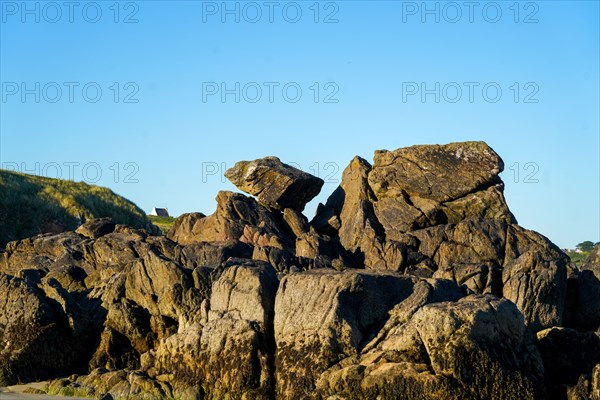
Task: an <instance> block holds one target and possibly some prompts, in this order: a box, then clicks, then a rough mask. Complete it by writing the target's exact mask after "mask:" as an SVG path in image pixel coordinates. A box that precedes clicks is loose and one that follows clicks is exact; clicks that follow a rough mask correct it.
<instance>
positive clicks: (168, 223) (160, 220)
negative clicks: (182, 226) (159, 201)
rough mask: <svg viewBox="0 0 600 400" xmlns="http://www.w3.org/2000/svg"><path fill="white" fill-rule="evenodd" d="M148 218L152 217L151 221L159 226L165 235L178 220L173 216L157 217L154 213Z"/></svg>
mask: <svg viewBox="0 0 600 400" xmlns="http://www.w3.org/2000/svg"><path fill="white" fill-rule="evenodd" d="M148 218H150V222H152V223H153V224H154V225H156V226H158V228H159V229H160V231H161V232H162V233H163V235H166V234H167V232H169V231H170V230H171V227H172V226H173V224H174V223H175V220H176V218H173V217H155V216H153V215H149V216H148Z"/></svg>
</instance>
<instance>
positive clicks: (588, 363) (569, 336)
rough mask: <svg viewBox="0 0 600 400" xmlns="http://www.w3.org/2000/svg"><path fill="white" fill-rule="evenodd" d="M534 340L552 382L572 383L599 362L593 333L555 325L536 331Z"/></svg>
mask: <svg viewBox="0 0 600 400" xmlns="http://www.w3.org/2000/svg"><path fill="white" fill-rule="evenodd" d="M537 340H538V347H539V349H540V354H541V355H542V358H543V360H544V366H545V368H546V374H547V377H548V379H549V382H550V383H551V384H552V385H557V386H558V385H559V384H566V385H568V386H574V385H576V384H577V382H578V381H579V378H580V376H581V375H588V376H589V375H591V373H592V370H593V369H594V367H595V366H596V365H597V364H599V363H600V336H599V335H598V334H597V333H595V332H578V331H576V330H574V329H569V328H558V327H555V328H550V329H546V330H543V331H540V332H538V333H537Z"/></svg>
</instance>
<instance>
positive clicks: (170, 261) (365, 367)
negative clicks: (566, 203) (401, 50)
mask: <svg viewBox="0 0 600 400" xmlns="http://www.w3.org/2000/svg"><path fill="white" fill-rule="evenodd" d="M502 167H503V166H502V161H501V160H500V158H499V157H498V156H497V154H496V153H495V152H494V151H493V150H492V149H490V148H489V147H488V146H487V145H485V144H484V143H473V142H467V143H454V144H450V145H444V146H414V147H409V148H405V149H398V150H395V151H391V152H387V151H381V152H377V153H376V156H375V162H374V164H373V165H372V166H371V165H370V164H369V163H368V162H367V161H365V160H363V159H361V158H359V157H356V158H354V159H353V160H352V161H351V163H350V165H349V166H348V167H347V168H346V169H345V170H344V173H343V176H342V182H341V184H340V186H339V187H338V188H337V189H336V190H335V191H334V192H333V194H332V195H331V196H330V197H329V199H328V200H327V202H326V204H324V205H323V204H321V205H319V207H318V210H317V215H316V216H315V218H314V219H313V220H312V221H311V222H310V223H308V220H307V219H306V217H305V216H304V215H303V214H302V213H301V211H300V210H301V209H302V208H303V207H304V205H305V204H306V202H307V201H308V200H310V199H311V198H312V197H313V196H314V195H316V193H318V189H320V187H321V185H322V181H318V180H317V178H314V177H311V176H310V175H308V174H304V173H301V172H300V171H298V170H295V169H293V168H291V167H288V166H285V165H284V164H281V162H280V161H278V160H277V159H274V158H268V159H263V160H257V161H256V162H243V163H241V164H238V165H236V167H234V168H233V169H232V170H230V171H229V172H228V174H229V175H230V176H231V177H232V180H234V181H238V182H239V185H238V186H239V187H241V188H242V189H244V190H247V191H248V192H249V193H253V194H255V195H256V196H257V197H258V201H257V200H255V199H254V198H252V197H248V196H245V195H243V194H239V193H232V192H220V193H219V194H218V195H217V209H216V211H215V212H214V213H213V214H212V215H210V216H205V215H203V214H200V213H194V214H186V215H184V216H182V217H180V218H179V219H178V220H177V221H176V223H175V224H174V227H173V229H172V230H171V232H169V234H168V236H167V237H162V236H160V237H159V236H154V234H153V233H152V232H150V233H149V232H146V231H143V230H136V229H132V228H129V227H127V226H123V225H114V224H112V223H111V222H110V221H108V220H94V221H90V222H88V223H86V224H84V225H83V226H81V227H80V229H79V230H78V232H65V233H61V234H47V235H40V236H36V237H34V238H30V239H24V240H20V241H17V242H12V243H9V244H8V245H7V246H6V249H5V250H3V251H0V381H2V382H3V383H13V382H17V381H27V380H35V379H47V378H54V377H57V376H59V375H60V376H69V375H71V374H87V375H82V376H79V375H75V376H71V377H69V378H63V379H58V380H54V381H52V382H51V383H50V385H49V386H48V388H47V390H46V391H47V392H51V393H58V394H70V395H73V394H75V395H82V396H92V397H102V396H105V398H114V399H133V398H135V399H159V398H160V399H162V398H181V399H196V398H198V399H200V398H202V399H221V398H229V399H261V398H262V399H273V398H279V399H304V398H306V399H311V398H312V399H321V398H328V399H330V400H333V399H338V400H339V399H348V400H349V399H373V400H375V399H377V400H386V399H411V400H412V399H431V400H434V399H435V400H439V399H447V400H454V399H456V400H458V399H461V400H462V399H481V400H483V399H486V400H487V399H498V400H500V399H502V400H504V399H543V398H546V395H547V394H548V395H549V396H553V397H554V398H557V399H560V400H565V399H590V398H591V399H594V398H595V399H597V400H598V396H599V395H600V393H599V392H600V389H599V387H600V384H599V382H600V368H599V367H598V366H597V365H596V366H594V365H595V364H594V363H598V361H597V359H598V357H597V356H598V353H599V351H598V349H597V347H598V336H597V333H595V332H594V331H598V329H600V283H599V280H598V279H599V278H600V273H599V272H598V271H600V269H599V268H600V265H599V262H598V255H597V254H598V252H599V250H595V252H594V253H593V254H592V256H590V259H589V260H588V262H587V263H586V264H585V265H584V267H583V268H582V269H581V270H577V269H576V268H575V267H574V266H573V265H572V264H569V263H568V258H567V257H566V255H565V254H563V253H562V252H561V251H560V250H559V249H558V248H557V247H556V246H554V245H553V244H552V243H551V242H550V241H549V240H548V239H547V238H545V237H543V236H542V235H540V234H538V233H536V232H532V231H528V230H526V229H523V228H522V227H520V226H518V225H517V224H516V221H515V220H514V218H513V216H512V214H511V213H510V211H509V210H508V207H507V206H506V202H505V199H504V197H503V193H502V192H503V185H502V182H501V181H500V179H499V175H498V174H499V172H500V171H501V170H502ZM313 192H314V193H313ZM560 325H565V326H568V327H570V328H575V329H577V330H574V329H562V328H561V329H559V328H557V326H560ZM547 328H550V329H547ZM544 329H546V330H544ZM578 330H579V331H578ZM540 331H541V332H540ZM584 331H589V332H584ZM536 332H538V333H539V335H538V340H537V341H534V338H533V334H534V333H536ZM536 346H537V347H536ZM538 348H539V349H540V350H541V353H542V356H543V360H544V363H545V365H546V368H545V369H544V368H543V364H542V361H541V360H542V359H541V358H540V356H539V353H538ZM544 374H545V375H544ZM544 385H545V386H546V389H547V392H545V389H544V387H543V386H544ZM594 396H595V397H594Z"/></svg>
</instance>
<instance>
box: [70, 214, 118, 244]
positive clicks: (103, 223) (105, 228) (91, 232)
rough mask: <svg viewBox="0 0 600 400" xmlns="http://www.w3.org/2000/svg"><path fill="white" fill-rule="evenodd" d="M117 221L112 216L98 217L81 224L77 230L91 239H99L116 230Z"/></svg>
mask: <svg viewBox="0 0 600 400" xmlns="http://www.w3.org/2000/svg"><path fill="white" fill-rule="evenodd" d="M115 227H116V225H115V223H114V222H113V220H112V219H110V218H96V219H93V220H91V221H87V222H86V223H84V224H83V225H81V226H80V227H79V228H77V230H76V231H75V232H77V233H79V234H80V235H83V236H85V237H87V238H90V239H98V238H99V237H102V236H104V235H107V234H109V233H111V232H113V231H114V230H115Z"/></svg>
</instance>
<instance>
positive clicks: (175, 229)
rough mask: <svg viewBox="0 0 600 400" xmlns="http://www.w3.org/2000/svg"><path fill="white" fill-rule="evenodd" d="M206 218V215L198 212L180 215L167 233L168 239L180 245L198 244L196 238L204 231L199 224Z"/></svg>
mask: <svg viewBox="0 0 600 400" xmlns="http://www.w3.org/2000/svg"><path fill="white" fill-rule="evenodd" d="M205 217H206V215H204V214H202V213H197V212H196V213H188V214H182V215H180V216H179V217H178V218H177V219H176V220H175V222H174V223H173V226H172V227H171V230H169V233H167V237H168V238H169V239H171V240H173V241H175V242H177V243H179V244H190V243H195V242H197V241H198V240H197V239H196V236H197V235H198V234H199V233H200V230H201V229H202V228H201V225H199V222H200V221H202V219H203V218H205Z"/></svg>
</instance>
